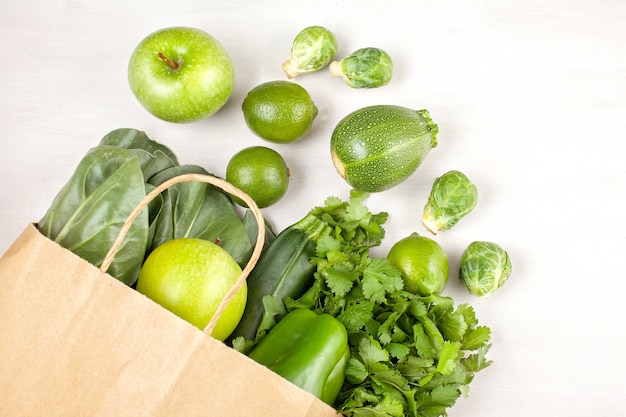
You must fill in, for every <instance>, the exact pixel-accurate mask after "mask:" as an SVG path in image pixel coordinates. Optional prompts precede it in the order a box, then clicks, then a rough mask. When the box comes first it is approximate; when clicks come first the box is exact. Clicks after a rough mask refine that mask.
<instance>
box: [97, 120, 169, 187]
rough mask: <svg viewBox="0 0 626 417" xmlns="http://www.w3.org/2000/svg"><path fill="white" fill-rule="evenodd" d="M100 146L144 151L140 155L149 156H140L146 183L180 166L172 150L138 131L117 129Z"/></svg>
mask: <svg viewBox="0 0 626 417" xmlns="http://www.w3.org/2000/svg"><path fill="white" fill-rule="evenodd" d="M100 145H109V146H117V147H118V148H124V149H129V150H139V151H143V152H139V153H140V154H147V155H138V157H139V158H140V162H141V167H142V170H143V171H144V179H145V181H146V182H148V181H149V180H150V178H152V176H154V175H155V174H157V173H158V172H160V171H162V170H164V169H166V168H169V167H173V166H177V165H179V163H178V158H177V157H176V155H175V154H174V152H172V150H171V149H170V148H168V147H167V146H165V145H163V144H161V143H158V142H156V141H154V140H152V139H150V138H149V137H148V135H146V133H145V132H142V131H140V130H137V129H127V128H120V129H115V130H113V131H111V132H109V133H108V134H106V135H105V136H104V137H103V138H102V140H101V141H100Z"/></svg>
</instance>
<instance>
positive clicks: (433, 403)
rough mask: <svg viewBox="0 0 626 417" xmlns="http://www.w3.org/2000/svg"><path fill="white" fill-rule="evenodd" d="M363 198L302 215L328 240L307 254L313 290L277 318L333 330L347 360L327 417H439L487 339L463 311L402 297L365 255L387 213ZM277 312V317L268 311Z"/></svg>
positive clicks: (462, 387) (396, 281)
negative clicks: (306, 312) (303, 315)
mask: <svg viewBox="0 0 626 417" xmlns="http://www.w3.org/2000/svg"><path fill="white" fill-rule="evenodd" d="M366 198H367V194H366V193H362V192H358V191H353V192H352V193H351V195H350V200H349V201H347V202H346V201H342V200H340V199H338V198H336V197H330V198H328V199H327V200H326V201H325V205H324V206H323V207H316V208H314V209H313V210H312V211H311V213H312V214H314V215H315V216H317V217H318V218H319V219H321V220H323V221H325V222H326V223H327V224H328V225H329V226H331V228H332V229H333V232H332V233H331V234H330V235H329V236H327V237H326V238H325V239H323V240H322V241H321V242H320V243H319V244H318V245H317V256H316V257H315V258H313V259H312V260H311V262H312V263H313V264H314V265H315V266H316V272H315V279H316V281H315V284H314V285H313V286H312V287H311V288H310V289H309V290H308V291H307V292H306V293H305V294H304V296H302V297H301V298H300V299H298V300H290V299H287V300H285V303H284V305H285V307H286V308H287V310H291V309H293V308H310V309H313V310H316V311H317V312H318V313H322V312H324V313H329V314H332V315H333V316H335V317H337V319H338V320H339V321H341V322H342V323H343V324H344V325H345V327H346V329H347V330H348V334H349V341H350V350H351V357H350V359H349V361H348V365H347V368H346V371H345V373H346V382H345V383H344V385H343V387H342V390H341V392H340V394H339V397H338V400H337V402H336V404H335V407H336V408H337V409H338V411H339V412H340V413H342V414H343V415H345V416H353V417H357V416H358V417H368V416H375V417H395V416H398V417H400V416H415V417H418V416H419V417H431V416H433V417H434V416H442V415H447V414H446V410H447V409H448V408H449V407H451V406H453V405H454V404H455V402H456V400H457V399H458V398H459V397H460V396H461V395H467V393H468V391H469V383H470V382H471V381H472V380H473V378H474V374H475V373H476V372H478V371H480V370H482V369H484V368H486V367H487V366H489V364H490V363H491V361H489V360H487V358H486V354H487V351H488V350H489V347H490V345H489V344H488V342H489V339H490V336H491V332H490V330H489V328H488V327H486V326H479V325H478V320H477V318H476V314H475V312H474V310H473V309H472V307H471V306H469V305H467V304H461V305H459V306H455V304H454V300H453V299H452V298H450V297H444V296H441V295H430V296H427V297H420V296H416V295H414V294H411V293H409V292H406V291H404V290H403V281H402V278H401V275H400V272H399V271H398V270H397V269H396V268H395V267H394V266H392V265H391V264H390V263H389V262H388V261H387V260H386V259H385V258H372V257H370V254H369V251H370V249H371V248H372V247H375V246H377V245H380V243H381V241H382V239H383V237H384V233H385V232H384V229H383V227H382V226H383V224H384V223H385V222H386V221H387V213H384V212H383V213H377V214H373V213H371V212H370V211H369V209H368V208H367V207H366V206H365V205H364V200H365V199H366ZM276 311H277V312H279V311H280V309H276Z"/></svg>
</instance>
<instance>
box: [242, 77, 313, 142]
mask: <svg viewBox="0 0 626 417" xmlns="http://www.w3.org/2000/svg"><path fill="white" fill-rule="evenodd" d="M241 107H242V110H243V116H244V119H245V120H246V124H247V125H248V127H249V128H250V130H251V131H252V132H254V133H255V134H256V135H258V136H260V137H261V138H263V139H265V140H268V141H270V142H276V143H289V142H294V141H296V140H298V139H302V138H303V137H304V136H306V134H307V133H309V130H311V125H312V124H313V120H315V117H316V116H317V113H318V111H317V107H315V103H313V99H311V96H310V95H309V93H308V92H307V91H306V90H305V89H304V87H302V86H301V85H299V84H296V83H294V82H291V81H268V82H266V83H263V84H260V85H258V86H256V87H254V88H253V89H252V90H250V92H249V93H248V95H247V96H246V98H245V99H244V100H243V104H242V106H241Z"/></svg>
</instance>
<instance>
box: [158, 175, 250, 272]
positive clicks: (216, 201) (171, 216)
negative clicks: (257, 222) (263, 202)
mask: <svg viewBox="0 0 626 417" xmlns="http://www.w3.org/2000/svg"><path fill="white" fill-rule="evenodd" d="M187 173H197V174H204V175H206V174H208V173H207V172H206V170H204V169H203V168H201V167H199V166H196V165H181V166H177V167H173V168H169V169H166V170H164V171H161V172H160V173H159V174H157V175H156V176H154V177H153V178H152V180H151V181H150V183H151V184H152V185H154V186H158V185H159V184H161V183H163V182H165V181H167V180H169V179H171V178H173V177H176V176H179V175H183V174H187ZM162 196H163V206H162V208H161V210H160V212H159V215H158V217H157V218H156V219H155V221H154V222H153V224H152V225H151V227H153V228H154V238H153V241H152V242H151V245H150V247H149V250H150V251H152V250H153V249H154V248H156V247H157V246H158V245H160V244H162V243H164V242H166V241H168V240H171V239H175V238H182V237H194V238H199V239H204V240H208V241H211V242H214V243H218V244H219V245H220V246H221V247H222V248H223V249H224V250H226V251H227V252H228V253H230V255H231V256H232V257H233V258H234V259H235V260H236V261H237V263H239V265H241V266H244V265H245V264H246V262H247V261H248V259H249V258H250V254H251V253H252V243H251V242H250V238H249V237H248V233H247V232H246V229H245V227H244V225H243V223H242V220H241V218H240V217H239V215H238V213H237V211H236V210H235V207H234V204H233V202H232V200H231V199H230V197H229V196H227V195H226V194H225V193H224V192H222V191H221V190H219V189H217V188H216V187H213V186H212V185H210V184H206V183H204V182H199V181H189V182H183V183H179V184H175V185H173V186H172V187H170V188H168V189H167V190H165V191H164V192H163V193H162Z"/></svg>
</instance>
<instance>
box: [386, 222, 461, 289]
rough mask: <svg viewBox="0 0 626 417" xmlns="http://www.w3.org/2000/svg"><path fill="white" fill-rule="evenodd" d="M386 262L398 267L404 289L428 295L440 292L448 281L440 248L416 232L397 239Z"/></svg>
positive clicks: (444, 259) (446, 264) (446, 260)
mask: <svg viewBox="0 0 626 417" xmlns="http://www.w3.org/2000/svg"><path fill="white" fill-rule="evenodd" d="M387 260H388V261H389V263H390V264H391V265H393V266H395V267H396V268H398V269H399V270H400V273H401V275H402V280H403V281H404V289H405V290H406V291H408V292H410V293H413V294H417V295H423V296H428V295H431V294H440V293H441V292H442V291H443V289H444V288H445V287H446V284H447V283H448V275H449V274H448V272H449V264H448V257H447V256H446V253H445V251H444V250H443V248H442V247H441V246H440V245H439V244H438V243H437V242H435V241H434V240H432V239H430V238H428V237H426V236H420V235H419V234H417V233H411V235H409V236H407V237H405V238H404V239H400V240H399V241H397V242H396V243H394V244H393V246H392V247H391V249H390V250H389V253H388V254H387Z"/></svg>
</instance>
